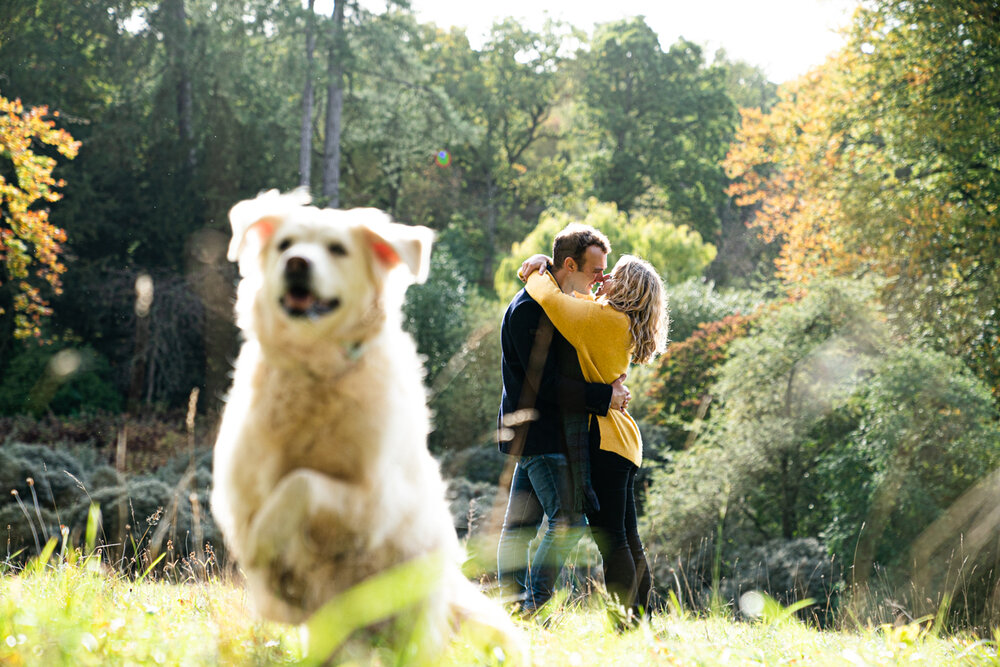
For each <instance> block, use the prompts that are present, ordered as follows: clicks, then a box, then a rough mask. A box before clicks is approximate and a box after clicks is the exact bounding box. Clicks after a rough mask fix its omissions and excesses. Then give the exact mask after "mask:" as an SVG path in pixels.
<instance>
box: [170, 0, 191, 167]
mask: <svg viewBox="0 0 1000 667" xmlns="http://www.w3.org/2000/svg"><path fill="white" fill-rule="evenodd" d="M163 10H164V12H165V18H166V23H167V26H169V27H168V29H167V30H165V31H164V34H163V42H164V46H165V47H166V49H167V57H168V59H169V62H170V64H171V68H172V69H173V74H174V80H175V82H176V85H177V134H178V139H179V140H180V142H181V146H182V147H183V148H185V149H186V150H187V159H186V166H187V167H188V168H189V169H191V170H192V171H193V170H194V168H195V166H196V164H197V159H196V157H195V150H194V120H193V119H194V112H193V108H194V103H193V97H194V95H193V93H192V85H191V69H190V66H189V58H188V51H189V50H190V39H189V32H188V24H187V11H186V10H185V9H184V0H166V1H165V2H164V4H163Z"/></svg>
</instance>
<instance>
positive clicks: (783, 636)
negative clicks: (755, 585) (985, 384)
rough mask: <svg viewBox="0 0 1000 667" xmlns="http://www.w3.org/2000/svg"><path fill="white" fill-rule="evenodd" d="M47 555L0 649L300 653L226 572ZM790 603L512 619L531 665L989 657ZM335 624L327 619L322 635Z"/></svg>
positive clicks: (241, 657)
mask: <svg viewBox="0 0 1000 667" xmlns="http://www.w3.org/2000/svg"><path fill="white" fill-rule="evenodd" d="M49 562H50V566H49V567H47V568H44V569H42V570H39V571H32V572H25V573H23V574H17V575H14V574H3V575H0V631H2V632H3V634H4V639H6V638H7V637H10V639H9V640H7V641H0V660H3V661H5V662H9V663H12V664H44V665H50V664H145V663H154V662H155V663H163V664H184V665H192V666H200V665H206V666H210V665H219V664H240V665H255V664H267V665H275V664H300V663H301V662H302V661H303V660H305V659H308V657H307V655H306V653H307V651H306V647H307V646H308V641H309V640H308V639H307V638H306V637H304V636H303V633H300V632H299V631H298V629H297V628H295V627H293V626H289V625H283V624H279V623H270V622H266V621H261V620H259V619H255V618H253V617H252V616H251V615H249V614H247V610H246V594H245V592H244V591H243V590H242V587H241V586H239V585H234V584H233V583H231V582H228V581H225V580H212V581H207V582H203V583H200V584H197V585H192V584H183V585H165V584H164V583H163V582H161V581H156V580H150V579H149V578H147V579H146V580H145V581H143V582H140V583H137V582H135V581H133V580H131V579H126V578H121V577H115V576H108V575H105V574H102V573H101V572H100V571H95V570H94V569H93V568H91V567H88V566H87V565H86V564H85V563H84V562H83V560H82V559H80V558H77V557H75V555H74V554H72V553H70V554H69V555H68V557H67V558H66V559H65V560H63V559H60V558H59V557H58V555H57V554H53V557H52V558H51V559H50V561H49ZM418 588H419V586H418ZM394 597H396V596H394ZM795 606H798V605H795ZM795 606H793V607H788V608H785V607H781V606H780V605H778V603H774V604H772V605H770V606H769V607H768V615H767V616H766V617H762V618H760V619H759V620H753V621H750V622H737V623H734V622H733V621H732V620H730V619H728V618H725V617H721V616H710V617H703V616H697V615H695V614H692V613H691V612H690V611H688V610H686V609H684V608H683V607H681V605H680V604H679V603H678V604H677V605H675V606H674V607H673V608H672V609H671V611H670V612H669V613H662V614H654V616H653V617H652V619H651V620H650V621H649V623H644V624H642V625H640V626H639V627H637V628H636V629H635V630H634V631H630V632H620V631H615V630H614V629H612V628H611V627H610V626H609V624H608V610H607V609H606V608H605V607H604V606H603V605H600V604H595V603H583V604H581V603H580V602H578V601H576V600H571V601H568V602H565V603H563V604H561V605H559V606H558V607H557V608H556V609H555V610H554V612H553V613H551V614H549V615H548V616H547V620H548V622H547V623H546V624H545V625H542V624H541V623H538V622H533V621H529V622H517V623H518V625H519V627H520V628H521V630H522V631H523V633H524V635H525V642H526V643H528V644H530V650H531V656H530V657H531V660H532V663H533V664H539V665H580V667H589V666H595V667H596V666H598V665H608V664H630V665H637V666H646V665H649V666H653V665H663V664H717V663H720V662H722V661H724V660H725V661H730V662H736V663H739V664H750V663H764V664H788V663H802V664H817V665H835V664H842V663H843V662H844V661H845V660H851V659H854V660H855V661H856V662H858V663H859V664H878V663H880V662H886V663H889V664H906V665H927V666H929V667H930V666H935V667H936V666H937V665H955V666H956V667H965V666H968V667H972V666H974V665H983V664H991V662H992V661H993V660H994V659H995V656H994V655H993V646H992V642H991V641H988V640H985V639H981V638H977V637H973V636H967V635H964V634H959V635H954V636H947V635H946V636H940V637H939V636H936V635H935V634H934V633H931V632H929V631H928V627H927V625H926V624H921V623H908V624H904V625H898V626H893V625H891V624H888V625H886V626H884V627H867V628H861V629H852V630H845V631H840V632H829V631H821V630H818V629H816V628H815V627H811V626H809V625H806V624H803V623H795V622H787V621H790V620H791V615H792V613H794V611H795ZM366 613H367V611H366ZM39 619H44V620H45V622H39ZM354 620H355V619H354V618H350V619H348V624H349V625H352V624H353V621H354ZM315 629H316V630H317V631H318V634H320V638H319V640H317V643H319V642H320V641H322V639H323V637H324V636H325V635H326V634H327V633H326V630H325V628H323V627H319V628H315ZM310 634H316V633H315V632H314V633H310ZM339 634H340V633H339V632H332V631H331V633H330V638H334V637H338V636H339ZM482 640H483V637H482V636H479V635H477V634H476V633H474V632H470V633H469V634H463V635H460V636H459V638H458V639H457V640H456V641H455V642H453V643H452V644H451V645H450V646H449V647H448V649H447V651H446V652H445V654H444V655H442V656H440V657H439V659H438V661H437V663H436V664H440V665H442V666H445V667H451V666H466V665H497V664H504V665H506V664H511V662H512V658H511V657H510V656H506V655H505V656H503V660H501V657H500V655H499V654H496V653H494V654H493V655H483V653H482V648H481V645H482ZM350 641H351V640H348V642H349V643H350ZM358 643H359V644H361V648H360V649H359V653H360V655H357V656H354V655H352V656H350V657H353V658H354V660H355V663H360V664H370V663H376V662H382V663H385V664H400V662H399V661H398V660H397V659H398V658H399V656H398V655H393V654H391V653H390V652H388V651H385V650H382V649H379V648H378V647H372V646H370V645H368V646H365V642H363V641H359V642H358ZM366 649H367V650H366ZM337 657H338V658H340V657H345V658H346V657H348V656H337ZM402 662H403V663H406V661H405V660H403V661H402ZM406 664H409V663H406Z"/></svg>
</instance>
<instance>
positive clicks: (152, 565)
mask: <svg viewBox="0 0 1000 667" xmlns="http://www.w3.org/2000/svg"><path fill="white" fill-rule="evenodd" d="M166 555H167V554H166V553H165V552H164V553H162V554H160V555H159V556H157V557H156V560H154V561H153V562H152V563H150V564H149V567H147V568H146V570H145V571H144V572H143V573H142V574H140V575H139V576H138V577H137V578H136V580H135V583H137V584H141V583H142V580H143V579H145V578H146V575H148V574H149V573H150V572H152V571H153V568H154V567H156V566H157V565H158V564H159V562H160V561H161V560H163V559H164V558H165V557H166Z"/></svg>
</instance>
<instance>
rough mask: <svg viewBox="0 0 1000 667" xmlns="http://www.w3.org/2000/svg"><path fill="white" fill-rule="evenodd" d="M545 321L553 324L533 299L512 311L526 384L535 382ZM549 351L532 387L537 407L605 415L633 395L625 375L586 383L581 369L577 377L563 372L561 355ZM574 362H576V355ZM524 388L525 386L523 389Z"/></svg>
mask: <svg viewBox="0 0 1000 667" xmlns="http://www.w3.org/2000/svg"><path fill="white" fill-rule="evenodd" d="M543 323H545V324H546V325H548V326H551V323H549V321H548V318H547V317H546V316H545V314H544V311H543V310H542V307H541V306H540V305H538V304H537V303H536V302H534V301H529V302H525V303H523V304H521V305H520V306H519V307H518V308H516V309H515V310H514V312H513V313H511V319H510V322H509V323H508V325H509V326H508V335H509V336H510V338H509V342H510V344H511V348H512V349H511V351H512V352H513V353H514V354H515V355H516V357H517V359H518V363H519V365H520V366H521V368H522V369H524V382H525V385H528V384H529V383H531V382H532V381H533V374H532V373H531V372H530V369H529V367H530V361H529V359H530V356H531V350H532V348H533V347H534V344H535V336H536V333H537V332H538V330H539V329H540V328H541V327H542V326H543ZM549 352H550V351H549V350H546V354H545V365H544V366H543V367H542V370H541V373H540V374H539V375H538V386H536V387H533V390H534V392H535V396H536V403H535V407H536V408H537V409H539V410H545V409H550V410H554V409H559V410H564V411H569V412H587V413H590V414H595V415H600V416H605V415H607V414H608V411H609V410H619V409H622V408H623V407H624V405H625V404H626V403H627V402H628V399H629V397H630V394H629V390H628V388H627V387H626V386H625V384H624V380H625V376H624V375H622V376H621V377H620V378H618V379H617V380H615V382H614V383H612V384H603V383H598V382H586V381H584V380H583V377H582V373H580V372H579V370H577V374H576V375H577V377H571V376H569V375H567V374H566V373H563V372H561V370H560V368H559V360H558V358H557V357H558V355H556V354H550V353H549ZM574 355H575V353H574ZM574 363H577V362H576V360H575V357H574ZM577 368H579V366H577ZM525 388H526V387H522V392H523V391H524V389H525Z"/></svg>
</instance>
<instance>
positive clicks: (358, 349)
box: [344, 340, 365, 361]
mask: <svg viewBox="0 0 1000 667" xmlns="http://www.w3.org/2000/svg"><path fill="white" fill-rule="evenodd" d="M364 353H365V344H364V341H360V340H359V341H358V342H356V343H348V344H347V345H345V346H344V356H345V357H347V359H348V360H349V361H357V360H358V359H360V358H361V355H362V354H364Z"/></svg>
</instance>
